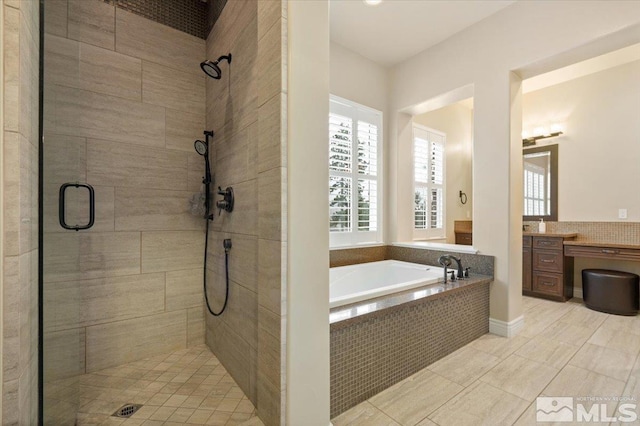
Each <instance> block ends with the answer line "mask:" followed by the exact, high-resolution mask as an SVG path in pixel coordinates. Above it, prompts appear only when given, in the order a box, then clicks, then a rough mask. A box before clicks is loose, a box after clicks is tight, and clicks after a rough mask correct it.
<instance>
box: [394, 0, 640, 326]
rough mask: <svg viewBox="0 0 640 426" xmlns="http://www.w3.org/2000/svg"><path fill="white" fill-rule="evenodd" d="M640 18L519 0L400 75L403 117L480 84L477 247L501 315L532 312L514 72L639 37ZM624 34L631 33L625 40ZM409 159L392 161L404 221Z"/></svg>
mask: <svg viewBox="0 0 640 426" xmlns="http://www.w3.org/2000/svg"><path fill="white" fill-rule="evenodd" d="M603 16H606V17H607V19H602V17H603ZM639 24H640V3H639V2H624V1H554V2H516V3H514V4H513V5H511V6H509V7H507V8H505V9H503V10H502V11H500V12H498V13H497V14H495V15H493V16H491V17H489V18H488V19H486V20H484V21H481V22H479V23H478V24H476V25H474V26H472V27H470V28H468V29H467V30H465V31H462V32H460V33H458V34H456V35H455V36H453V37H451V38H449V39H448V40H445V41H444V42H442V43H440V44H438V45H436V46H434V47H432V48H430V49H428V50H426V51H424V52H422V53H420V54H418V55H416V56H415V57H413V58H411V59H409V60H408V61H406V62H404V63H402V64H400V65H399V66H397V67H396V68H394V69H392V71H391V86H390V94H391V96H390V98H391V99H390V107H391V108H392V111H393V112H394V113H395V111H402V110H405V109H407V108H410V107H411V106H413V105H416V104H419V103H421V102H423V101H425V100H428V99H431V98H434V97H436V96H438V95H441V94H442V93H446V92H449V91H451V90H454V89H456V88H460V87H463V86H467V85H470V84H472V85H473V87H474V114H475V121H474V156H473V164H474V168H473V177H474V179H473V182H474V197H473V200H474V213H473V220H474V246H475V247H477V248H478V249H479V250H480V251H481V252H482V253H485V254H490V255H494V256H495V257H496V263H495V267H496V268H495V281H494V283H493V284H492V291H491V317H492V318H493V319H495V320H499V321H505V322H510V321H513V320H516V319H517V318H518V317H519V316H520V315H521V313H522V307H521V298H520V296H519V295H520V292H521V283H522V270H521V254H520V253H521V239H520V235H521V232H522V231H521V229H522V228H521V223H522V217H521V216H522V206H521V204H522V202H521V201H520V200H518V196H520V197H521V193H520V194H519V193H518V190H517V188H518V186H519V185H518V183H520V182H521V180H522V176H521V175H522V147H521V140H520V135H519V130H520V127H521V122H520V121H519V120H518V119H517V118H518V117H519V116H520V114H521V110H520V109H519V105H520V102H519V98H520V95H519V92H520V82H519V81H518V80H519V78H518V76H517V75H516V74H513V73H512V71H514V70H519V69H526V68H527V67H532V66H534V65H536V64H537V65H538V66H537V70H538V72H544V71H549V70H551V69H554V68H558V67H560V66H564V65H567V64H568V63H570V62H568V61H574V62H576V61H579V60H583V59H586V58H589V57H592V56H596V55H598V54H602V53H604V52H606V51H610V50H614V49H617V48H621V47H624V46H626V45H629V44H632V42H637V38H639V37H638V31H637V28H638V25H639ZM625 30H626V31H625ZM621 32H625V33H631V34H630V35H629V36H628V37H626V38H625V37H619V35H620V33H621ZM629 38H631V39H634V40H633V41H632V42H630V41H629ZM596 41H597V43H596ZM622 43H627V44H622ZM540 64H543V65H540ZM512 117H513V119H512ZM390 127H391V128H392V133H391V138H390V145H391V146H390V149H391V152H392V153H393V151H394V149H395V147H396V144H398V143H401V142H402V141H401V140H400V139H399V138H398V137H397V135H398V134H399V132H400V131H402V130H403V129H402V126H398V125H396V124H395V123H390ZM401 160H402V158H401V157H400V156H397V157H395V158H392V159H391V161H390V163H391V164H390V169H391V170H390V171H391V175H390V179H391V180H393V181H394V182H393V183H394V184H393V185H392V186H391V188H392V191H391V193H390V194H388V195H389V199H390V203H391V204H392V205H395V206H396V207H395V209H396V211H395V212H392V213H391V214H392V215H393V216H394V217H395V218H397V217H402V216H404V215H407V214H409V212H408V211H404V210H402V209H403V208H404V207H402V206H403V205H405V204H406V205H409V204H408V201H407V200H406V197H407V195H406V194H405V193H403V192H401V191H400V190H397V191H395V190H394V189H393V188H398V189H402V188H403V187H405V186H406V185H407V184H408V182H410V179H411V176H410V173H408V171H407V167H406V164H405V163H404V162H402V161H401ZM520 186H521V184H520ZM520 192H521V190H520ZM516 201H518V202H516ZM403 203H404V204H403Z"/></svg>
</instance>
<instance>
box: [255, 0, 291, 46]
mask: <svg viewBox="0 0 640 426" xmlns="http://www.w3.org/2000/svg"><path fill="white" fill-rule="evenodd" d="M284 3H286V2H283V1H282V0H265V1H259V2H258V40H261V39H262V37H264V35H265V33H266V32H267V31H268V30H269V29H270V28H271V27H272V26H273V25H274V24H275V23H276V21H277V20H278V19H280V18H286V17H287V14H286V8H285V4H284Z"/></svg>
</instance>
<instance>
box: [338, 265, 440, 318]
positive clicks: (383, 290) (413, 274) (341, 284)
mask: <svg viewBox="0 0 640 426" xmlns="http://www.w3.org/2000/svg"><path fill="white" fill-rule="evenodd" d="M443 278H444V270H443V268H438V267H436V266H429V265H421V264H418V263H409V262H401V261H399V260H383V261H380V262H370V263H361V264H358V265H350V266H339V267H336V268H331V269H330V270H329V282H330V287H329V307H330V308H335V307H337V306H343V305H348V304H350V303H355V302H360V301H362V300H367V299H373V298H375V297H380V296H384V295H387V294H391V293H398V292H401V291H404V290H409V289H412V288H416V287H423V286H427V285H431V284H436V283H438V282H442V281H443Z"/></svg>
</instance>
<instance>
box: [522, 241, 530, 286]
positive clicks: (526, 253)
mask: <svg viewBox="0 0 640 426" xmlns="http://www.w3.org/2000/svg"><path fill="white" fill-rule="evenodd" d="M522 289H523V290H526V291H531V248H530V247H523V248H522Z"/></svg>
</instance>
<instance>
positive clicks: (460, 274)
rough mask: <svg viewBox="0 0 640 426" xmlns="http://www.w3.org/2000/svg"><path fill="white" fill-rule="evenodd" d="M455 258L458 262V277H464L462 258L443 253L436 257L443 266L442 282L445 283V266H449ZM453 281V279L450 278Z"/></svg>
mask: <svg viewBox="0 0 640 426" xmlns="http://www.w3.org/2000/svg"><path fill="white" fill-rule="evenodd" d="M452 260H455V262H456V263H457V264H458V274H457V275H458V279H462V278H464V269H463V268H462V260H461V259H460V258H459V257H456V256H454V255H452V254H445V255H443V256H440V257H439V258H438V263H439V264H440V265H442V266H444V283H445V284H446V283H447V267H449V266H451V261H452ZM452 281H453V280H452Z"/></svg>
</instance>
